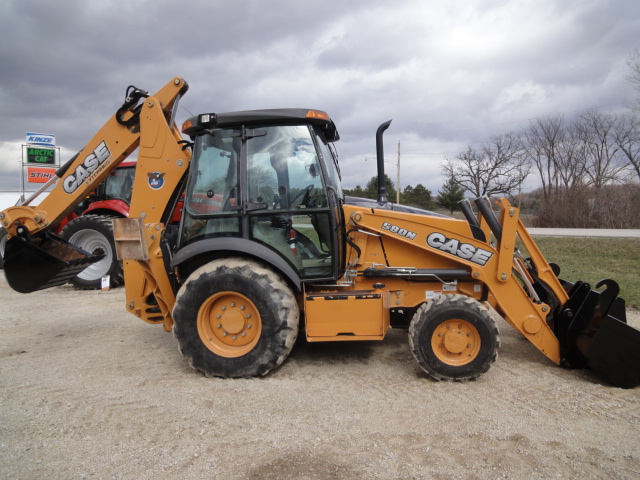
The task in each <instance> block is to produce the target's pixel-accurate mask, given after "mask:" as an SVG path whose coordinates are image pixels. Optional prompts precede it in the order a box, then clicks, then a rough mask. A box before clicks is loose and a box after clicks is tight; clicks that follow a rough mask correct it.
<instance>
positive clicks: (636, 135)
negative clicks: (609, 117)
mask: <svg viewBox="0 0 640 480" xmlns="http://www.w3.org/2000/svg"><path fill="white" fill-rule="evenodd" d="M639 86H640V84H639ZM614 139H615V142H616V145H618V147H620V151H621V152H622V154H623V155H624V156H625V157H626V159H627V160H628V161H629V165H630V166H631V167H632V168H633V169H634V170H635V172H636V174H637V175H638V180H640V118H638V117H635V116H633V115H621V116H620V118H619V122H618V125H617V128H616V130H615V132H614Z"/></svg>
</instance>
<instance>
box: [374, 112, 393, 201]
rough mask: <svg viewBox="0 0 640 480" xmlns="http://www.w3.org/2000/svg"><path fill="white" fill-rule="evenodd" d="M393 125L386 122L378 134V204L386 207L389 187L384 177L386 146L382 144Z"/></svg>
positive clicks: (379, 128)
mask: <svg viewBox="0 0 640 480" xmlns="http://www.w3.org/2000/svg"><path fill="white" fill-rule="evenodd" d="M389 125H391V120H389V121H388V122H384V123H383V124H382V125H380V126H379V127H378V131H377V132H376V158H377V160H378V203H379V204H380V205H384V204H385V203H387V201H388V200H387V186H386V184H385V177H384V146H383V143H382V134H383V133H384V131H385V130H386V129H387V128H389Z"/></svg>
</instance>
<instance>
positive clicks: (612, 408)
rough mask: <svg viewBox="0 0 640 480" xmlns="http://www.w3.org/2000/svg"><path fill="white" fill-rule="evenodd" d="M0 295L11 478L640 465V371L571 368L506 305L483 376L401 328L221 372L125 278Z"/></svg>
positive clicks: (377, 473)
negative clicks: (94, 287)
mask: <svg viewBox="0 0 640 480" xmlns="http://www.w3.org/2000/svg"><path fill="white" fill-rule="evenodd" d="M0 311H1V312H2V314H1V317H0V318H1V321H0V388H1V389H2V393H1V396H0V472H2V473H1V476H2V478H4V479H42V478H47V479H49V480H51V479H69V478H74V479H75V478H100V479H102V478H105V479H107V478H115V479H147V478H148V479H151V478H153V479H158V478H160V479H161V478H171V479H174V478H181V479H190V478H193V479H201V478H215V479H286V478H291V479H329V478H345V479H393V478H399V479H427V478H435V479H456V478H459V479H476V478H477V479H480V478H482V479H486V478H512V479H520V478H533V479H535V478H545V479H546V478H561V479H566V478H580V479H590V478H598V479H602V478H615V479H622V478H625V479H626V478H628V479H637V478H640V450H639V449H640V387H638V388H636V389H633V390H621V389H616V388H612V387H609V386H605V385H602V384H601V383H600V382H599V381H598V380H597V379H596V378H594V377H593V376H592V375H591V374H590V372H588V371H568V370H563V369H561V368H559V367H557V366H555V365H553V364H552V363H550V362H549V361H548V360H547V359H546V358H545V357H544V356H543V355H542V354H541V353H539V352H538V351H537V350H536V349H535V348H534V347H533V346H531V345H530V344H529V343H528V342H527V341H526V340H524V339H523V338H522V337H521V336H520V334H519V333H518V332H516V331H515V330H513V329H511V327H509V326H508V325H507V324H506V323H504V322H502V321H501V322H500V323H499V325H498V326H499V328H500V331H501V338H502V348H501V350H500V356H499V358H498V361H497V362H496V363H495V364H494V366H493V367H492V368H491V370H489V372H488V373H487V374H485V375H484V376H482V377H481V378H480V379H478V380H477V381H474V382H469V383H462V384H460V383H438V382H434V381H432V380H430V379H428V378H425V377H424V376H423V375H422V374H421V373H419V371H418V369H417V367H416V365H415V362H414V360H413V358H412V356H411V354H410V352H409V349H408V342H407V337H406V332H403V331H397V332H396V331H392V332H390V334H389V335H388V336H387V338H386V339H385V340H384V341H383V342H363V343H334V344H306V343H304V342H299V343H298V344H297V345H296V347H295V348H294V351H293V353H292V355H291V356H290V357H289V359H288V361H287V362H285V364H284V365H283V366H282V367H281V368H279V369H278V370H276V371H275V372H273V373H272V374H270V375H269V376H267V377H265V378H259V379H246V380H245V379H242V380H223V379H215V378H205V377H204V376H203V375H201V374H199V373H197V372H195V371H192V370H191V369H190V368H189V366H188V364H187V362H186V360H185V359H184V358H183V357H182V356H181V355H180V353H179V352H178V349H177V341H176V340H175V338H174V337H173V335H172V334H169V333H165V332H164V331H163V330H162V328H161V327H160V326H153V325H147V324H146V323H144V322H141V321H140V320H138V319H137V318H135V317H133V316H131V315H129V314H128V313H127V312H126V311H125V308H124V291H123V290H122V289H116V290H111V291H98V292H80V291H75V290H73V289H72V288H71V287H66V286H65V287H57V288H53V289H50V290H46V291H42V292H37V293H34V294H30V295H20V294H17V293H15V292H13V291H11V290H10V289H9V287H8V286H7V284H6V281H5V280H4V278H2V279H0ZM630 316H631V318H630V323H632V324H634V325H635V326H636V327H638V326H639V325H640V315H639V314H638V313H637V312H632V313H631V314H630Z"/></svg>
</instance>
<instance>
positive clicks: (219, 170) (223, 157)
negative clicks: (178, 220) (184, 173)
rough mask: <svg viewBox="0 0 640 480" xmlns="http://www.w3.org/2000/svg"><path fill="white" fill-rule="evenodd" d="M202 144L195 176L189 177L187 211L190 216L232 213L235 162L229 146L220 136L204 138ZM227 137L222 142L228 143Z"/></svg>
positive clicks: (235, 196) (235, 186) (235, 200)
mask: <svg viewBox="0 0 640 480" xmlns="http://www.w3.org/2000/svg"><path fill="white" fill-rule="evenodd" d="M206 138H207V141H206V142H203V143H202V147H201V148H202V151H201V152H199V153H200V154H199V155H198V157H197V158H198V160H197V164H196V165H193V167H194V168H195V169H196V172H195V173H196V175H195V176H193V177H192V179H193V180H195V181H193V183H192V185H191V192H190V195H189V203H188V205H187V210H188V211H189V213H191V214H192V215H199V214H200V215H212V214H219V213H230V212H234V211H235V210H236V209H235V207H236V206H237V205H238V203H237V202H238V193H239V192H238V161H237V156H236V154H235V153H234V152H233V150H231V149H227V148H221V147H231V145H225V142H224V141H223V140H224V139H223V138H220V136H214V135H211V136H207V137H206ZM231 140H232V139H231V138H229V139H228V141H227V142H226V143H230V141H231Z"/></svg>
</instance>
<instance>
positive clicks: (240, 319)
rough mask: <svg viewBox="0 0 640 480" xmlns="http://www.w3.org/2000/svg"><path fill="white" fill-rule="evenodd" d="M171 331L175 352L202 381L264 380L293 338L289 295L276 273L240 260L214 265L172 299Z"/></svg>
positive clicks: (295, 313) (294, 312)
mask: <svg viewBox="0 0 640 480" xmlns="http://www.w3.org/2000/svg"><path fill="white" fill-rule="evenodd" d="M173 318H174V322H175V323H174V327H173V332H174V334H175V336H176V338H177V339H178V343H179V345H180V351H181V352H182V354H183V355H184V356H185V357H187V359H188V360H189V364H190V365H191V367H192V368H194V369H195V370H199V371H201V372H203V373H204V374H205V375H206V376H215V377H226V378H235V377H253V376H260V375H266V374H267V373H269V372H270V371H271V370H273V369H274V368H276V367H278V366H279V365H280V364H282V362H284V360H285V359H286V358H287V356H288V355H289V353H290V352H291V349H292V348H293V345H294V343H295V341H296V338H297V336H298V320H299V309H298V304H297V302H296V299H295V296H294V295H293V292H292V291H291V289H290V288H289V286H288V285H287V284H286V283H285V281H284V280H283V279H282V278H281V277H280V276H279V275H278V274H276V273H275V272H273V271H271V270H269V269H267V268H266V267H264V266H262V265H261V264H259V263H257V262H255V261H252V260H247V259H243V258H224V259H219V260H214V261H212V262H210V263H208V264H206V265H204V266H202V267H200V268H199V269H197V270H196V271H195V272H193V273H192V274H191V276H190V277H189V278H188V279H187V281H186V282H185V283H184V285H182V287H181V288H180V290H179V291H178V295H177V296H176V303H175V306H174V309H173Z"/></svg>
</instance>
